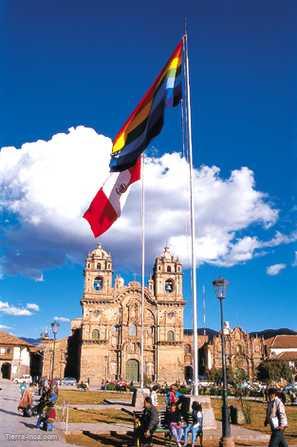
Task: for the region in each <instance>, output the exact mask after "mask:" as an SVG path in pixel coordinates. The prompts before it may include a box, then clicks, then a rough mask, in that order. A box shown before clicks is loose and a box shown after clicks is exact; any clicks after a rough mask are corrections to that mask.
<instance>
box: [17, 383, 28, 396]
mask: <svg viewBox="0 0 297 447" xmlns="http://www.w3.org/2000/svg"><path fill="white" fill-rule="evenodd" d="M26 389H27V384H26V382H24V381H22V382H21V383H20V386H19V390H20V393H21V398H22V397H23V394H24V392H25V391H26Z"/></svg>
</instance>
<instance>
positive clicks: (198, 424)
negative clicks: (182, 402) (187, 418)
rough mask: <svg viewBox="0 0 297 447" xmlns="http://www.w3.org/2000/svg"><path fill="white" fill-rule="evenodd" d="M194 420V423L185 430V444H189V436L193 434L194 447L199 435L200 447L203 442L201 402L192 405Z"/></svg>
mask: <svg viewBox="0 0 297 447" xmlns="http://www.w3.org/2000/svg"><path fill="white" fill-rule="evenodd" d="M192 419H193V423H192V424H188V425H187V427H186V428H185V444H186V443H187V442H188V434H189V433H190V432H192V444H191V445H192V446H194V445H195V441H196V438H197V435H198V436H199V440H200V446H201V447H202V441H203V414H202V407H201V405H200V403H199V402H193V403H192Z"/></svg>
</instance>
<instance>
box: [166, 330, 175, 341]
mask: <svg viewBox="0 0 297 447" xmlns="http://www.w3.org/2000/svg"><path fill="white" fill-rule="evenodd" d="M174 338H175V337H174V332H173V331H168V332H167V341H174Z"/></svg>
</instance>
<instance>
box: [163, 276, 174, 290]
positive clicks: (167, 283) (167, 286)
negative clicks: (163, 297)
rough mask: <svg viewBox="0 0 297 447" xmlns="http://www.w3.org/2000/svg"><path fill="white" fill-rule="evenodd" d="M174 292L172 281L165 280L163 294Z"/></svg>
mask: <svg viewBox="0 0 297 447" xmlns="http://www.w3.org/2000/svg"><path fill="white" fill-rule="evenodd" d="M173 290H174V281H173V280H172V279H167V280H166V281H165V292H166V293H172V292H173Z"/></svg>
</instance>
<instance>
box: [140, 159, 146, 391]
mask: <svg viewBox="0 0 297 447" xmlns="http://www.w3.org/2000/svg"><path fill="white" fill-rule="evenodd" d="M144 200H145V195H144V154H142V155H141V206H140V209H141V211H140V213H141V344H140V354H141V355H140V357H141V363H140V386H141V390H142V391H143V388H144V285H145V284H144V281H145V278H144V274H145V201H144Z"/></svg>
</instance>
